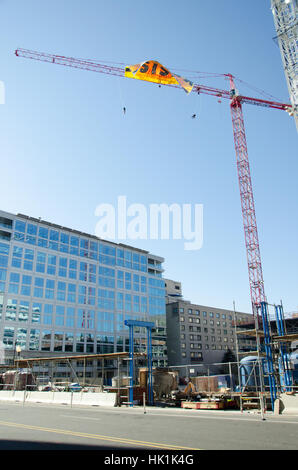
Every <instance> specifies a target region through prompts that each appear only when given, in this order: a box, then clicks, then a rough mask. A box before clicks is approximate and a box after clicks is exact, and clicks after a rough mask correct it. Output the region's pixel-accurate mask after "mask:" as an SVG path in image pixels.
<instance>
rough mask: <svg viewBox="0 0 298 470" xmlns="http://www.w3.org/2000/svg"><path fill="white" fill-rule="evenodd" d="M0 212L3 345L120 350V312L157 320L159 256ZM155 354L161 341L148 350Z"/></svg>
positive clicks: (124, 335)
mask: <svg viewBox="0 0 298 470" xmlns="http://www.w3.org/2000/svg"><path fill="white" fill-rule="evenodd" d="M0 216H1V217H0V223H1V221H2V223H1V227H2V228H1V230H2V231H3V230H4V231H5V230H6V232H5V233H6V236H5V237H2V238H1V239H0V325H1V329H0V341H2V343H3V346H4V348H5V349H13V348H14V347H15V345H17V344H18V345H20V346H21V348H22V349H23V350H27V351H50V352H55V351H59V352H67V353H71V352H73V353H102V352H117V351H124V350H127V349H128V328H127V327H126V326H124V321H125V320H126V319H137V320H150V321H154V318H159V323H160V318H164V321H165V318H166V316H165V313H166V312H165V283H164V280H163V278H162V267H161V266H162V265H161V263H162V262H163V259H162V258H160V257H156V256H154V255H151V254H149V253H147V252H145V251H141V250H137V249H134V248H133V247H126V246H123V245H117V244H113V243H109V242H105V241H103V240H99V239H97V238H96V237H93V236H91V235H87V234H83V233H81V232H77V231H73V230H70V229H66V228H64V227H59V226H56V225H53V224H48V223H46V222H44V221H39V220H37V219H33V218H30V217H26V216H15V215H11V217H9V214H7V213H3V215H2V214H1V212H0ZM149 266H150V269H149ZM136 337H138V334H136ZM140 337H141V336H140ZM163 355H164V347H163V346H162V345H161V347H160V350H158V348H157V349H156V356H157V357H162V356H163Z"/></svg>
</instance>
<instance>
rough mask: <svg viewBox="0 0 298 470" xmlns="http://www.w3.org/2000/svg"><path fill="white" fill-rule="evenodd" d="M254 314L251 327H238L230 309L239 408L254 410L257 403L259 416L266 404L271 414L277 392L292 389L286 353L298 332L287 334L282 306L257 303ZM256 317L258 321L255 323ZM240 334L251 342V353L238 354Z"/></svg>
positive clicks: (291, 378)
mask: <svg viewBox="0 0 298 470" xmlns="http://www.w3.org/2000/svg"><path fill="white" fill-rule="evenodd" d="M269 308H273V318H270V312H269ZM257 314H259V315H258V316H256V317H255V322H254V324H249V323H246V324H243V323H242V324H239V323H237V319H236V312H235V308H234V324H235V332H236V338H237V340H236V348H237V361H238V370H239V380H240V382H239V383H240V409H241V411H243V408H244V407H255V403H254V402H256V401H257V402H259V407H260V409H261V412H262V417H263V416H264V413H265V412H266V410H267V408H268V405H269V404H270V406H271V409H272V411H274V403H275V401H276V399H277V398H278V396H279V395H280V394H281V393H283V392H288V393H289V392H293V390H294V383H293V375H292V370H291V365H290V361H289V350H290V344H291V342H292V341H295V340H297V339H298V333H297V332H295V333H292V334H287V330H286V321H285V317H284V311H283V306H282V303H281V304H280V305H272V304H268V303H267V302H261V304H260V306H259V309H258V312H257ZM260 317H261V320H262V321H259V320H260ZM271 317H272V315H271ZM256 318H257V319H256ZM240 335H244V336H250V337H251V338H254V339H255V345H256V348H255V350H254V351H239V342H238V338H239V336H240ZM240 355H243V356H247V359H248V360H247V361H246V362H245V358H243V360H242V361H239V356H240ZM245 366H246V367H247V371H246V374H245V373H244V369H245Z"/></svg>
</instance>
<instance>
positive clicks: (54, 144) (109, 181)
mask: <svg viewBox="0 0 298 470" xmlns="http://www.w3.org/2000/svg"><path fill="white" fill-rule="evenodd" d="M275 35H276V33H275V29H274V24H273V18H272V13H271V10H270V1H269V0H250V1H249V2H247V1H244V0H240V1H239V0H225V1H223V0H213V1H212V2H210V1H206V0H204V1H203V0H189V1H187V2H181V1H178V0H177V1H176V0H174V1H173V0H162V1H160V0H151V1H150V2H148V1H145V0H138V1H137V0H129V1H123V0H109V1H106V0H105V1H104V0H84V1H83V0H43V1H39V0H26V1H24V0H1V1H0V39H1V40H0V60H1V67H0V80H2V81H3V82H4V83H5V87H6V104H5V105H1V106H0V142H1V185H0V200H1V209H3V210H6V211H11V212H14V213H16V212H21V213H24V214H28V215H31V216H35V217H42V218H43V219H45V220H48V221H52V222H55V223H58V224H61V225H64V226H67V227H72V228H75V229H78V230H82V231H84V232H88V233H94V231H95V225H96V222H97V220H98V219H97V218H96V217H95V214H94V211H95V208H96V206H97V205H99V204H101V203H110V204H116V202H117V197H118V196H119V195H126V196H127V201H128V203H129V204H131V203H140V204H145V205H146V206H147V205H149V204H150V203H162V202H163V203H167V204H172V203H178V204H183V203H189V204H193V205H194V204H196V203H198V204H199V203H200V204H203V205H204V244H203V247H202V249H201V250H199V251H195V252H194V251H190V252H187V251H185V250H184V249H183V241H181V240H180V241H179V240H170V241H163V240H157V241H152V240H147V241H145V240H144V241H142V240H139V241H138V242H135V243H131V244H135V245H136V246H139V247H140V248H143V249H146V250H149V251H151V252H153V253H155V254H158V255H160V256H163V257H165V260H166V261H165V273H164V275H165V277H169V278H171V279H175V280H178V281H181V282H182V285H183V292H184V296H185V298H186V299H189V300H191V301H192V302H194V303H199V304H205V305H211V306H215V307H222V308H231V307H232V305H233V300H235V302H236V308H237V309H238V310H242V311H247V312H249V311H250V294H249V283H248V273H247V264H246V254H245V246H244V236H243V226H242V215H241V208H240V197H239V191H238V180H237V171H236V164H235V152H234V141H233V134H232V124H231V118H230V110H229V103H228V102H227V101H223V102H222V103H221V104H219V103H218V102H217V99H215V98H213V97H209V96H206V95H201V96H197V95H196V94H194V93H193V94H191V95H189V96H187V95H186V93H184V92H183V91H180V90H176V89H169V88H166V87H163V88H161V89H160V88H158V87H157V86H155V85H151V84H148V83H140V82H136V81H135V80H129V79H124V78H123V79H120V78H116V77H110V76H107V75H101V74H96V73H92V72H87V71H82V70H75V69H71V68H67V67H62V66H55V65H51V64H46V63H42V62H36V61H32V60H27V59H21V58H16V57H15V55H14V50H15V49H16V48H18V47H20V48H27V49H32V50H37V51H43V52H48V53H53V54H60V55H65V56H73V57H81V58H92V59H97V60H99V61H111V62H113V63H114V62H121V63H125V64H134V63H137V62H140V61H143V60H146V59H156V60H159V61H160V62H161V63H162V64H163V65H165V66H167V67H168V68H170V69H171V68H173V69H175V70H178V69H182V70H184V72H183V74H184V76H186V77H187V78H188V77H189V78H192V77H193V76H194V74H193V72H192V71H204V72H214V73H233V74H234V75H235V76H236V77H239V78H240V79H242V80H244V81H245V82H247V83H249V84H251V85H253V86H254V87H257V88H259V89H262V90H265V91H266V92H268V93H270V94H272V95H274V96H276V97H277V98H279V100H281V101H283V102H289V97H288V91H287V87H286V82H285V77H284V74H283V70H282V63H281V57H280V52H279V49H278V47H277V45H276V44H275V42H274V41H273V37H274V36H275ZM186 71H189V72H186ZM181 74H182V72H181ZM195 81H196V83H204V84H206V85H211V86H216V87H219V88H224V89H228V83H227V82H226V81H225V80H224V79H222V78H220V79H214V78H212V79H207V78H205V79H201V81H198V80H197V79H196V80H195ZM238 86H239V90H240V92H241V93H242V94H247V95H251V96H257V97H261V96H260V95H258V94H257V92H255V91H253V90H251V89H249V88H247V87H246V86H244V84H242V83H240V84H238ZM123 106H125V107H126V109H127V113H126V116H125V117H124V116H123V113H122V107H123ZM193 113H197V115H198V117H197V119H191V115H192V114H193ZM244 117H245V125H246V132H247V141H248V150H249V157H250V163H251V172H252V179H253V186H254V194H255V204H256V214H257V220H258V228H259V238H260V245H261V255H262V261H263V271H264V280H265V289H266V293H267V297H268V300H269V301H270V302H272V303H274V302H275V303H276V302H279V300H280V299H282V300H283V303H284V306H285V310H286V311H291V310H296V309H298V298H297V284H298V282H297V281H298V275H297V273H298V255H297V240H298V236H297V235H298V222H297V199H298V198H297V196H298V189H297V187H298V185H297V170H298V162H297V132H296V128H295V124H294V121H293V119H291V118H290V117H289V116H288V115H287V114H286V113H285V112H282V111H277V110H271V109H266V108H259V107H256V106H250V105H244ZM127 243H129V240H127Z"/></svg>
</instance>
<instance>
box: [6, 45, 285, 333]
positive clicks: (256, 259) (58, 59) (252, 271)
mask: <svg viewBox="0 0 298 470" xmlns="http://www.w3.org/2000/svg"><path fill="white" fill-rule="evenodd" d="M15 54H16V56H17V57H24V58H27V59H34V60H40V61H42V62H49V63H52V64H57V65H64V66H67V67H73V68H78V69H83V70H89V71H93V72H98V73H104V74H108V75H115V76H119V77H124V71H125V66H124V64H118V65H120V66H115V65H110V64H108V63H106V64H103V63H99V62H96V61H93V60H86V59H75V58H73V57H64V56H59V55H53V54H47V53H43V52H36V51H30V50H27V49H17V50H16V51H15ZM224 76H225V77H226V78H228V79H229V80H230V90H229V91H228V90H221V89H219V88H213V87H208V86H206V85H198V84H194V86H193V90H192V92H195V93H198V94H200V93H204V94H207V95H211V96H215V97H218V98H225V99H228V100H230V107H231V114H232V124H233V133H234V141H235V150H236V161H237V171H238V179H239V189H240V199H241V208H242V216H243V226H244V235H245V246H246V254H247V264H248V273H249V285H250V295H251V302H252V311H253V314H254V317H255V321H256V327H259V326H260V325H259V321H260V318H261V316H260V314H259V313H258V312H259V310H260V307H261V302H266V296H265V290H264V280H263V271H262V262H261V254H260V245H259V238H258V230H257V220H256V214H255V204H254V197H253V189H252V182H251V174H250V167H249V159H248V151H247V143H246V136H245V127H244V119H243V110H242V104H243V103H247V104H253V105H256V106H263V107H268V108H273V109H279V110H283V111H287V112H289V113H290V112H291V111H292V106H291V105H290V104H287V103H279V102H277V101H268V100H263V99H258V98H252V97H248V96H242V95H239V94H238V92H237V90H236V87H235V83H234V77H233V76H232V75H231V74H226V75H224ZM168 86H172V87H173V86H174V87H175V86H176V85H168Z"/></svg>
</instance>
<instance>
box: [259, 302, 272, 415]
mask: <svg viewBox="0 0 298 470" xmlns="http://www.w3.org/2000/svg"><path fill="white" fill-rule="evenodd" d="M261 313H262V320H263V329H264V342H265V352H266V359H267V367H268V379H269V387H270V396H271V406H272V411H274V402H275V400H276V383H275V377H274V367H273V357H272V348H271V335H270V326H269V318H268V304H267V302H261Z"/></svg>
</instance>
